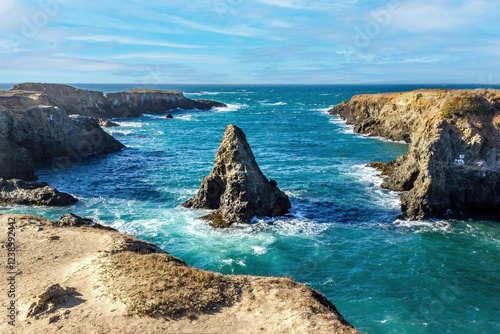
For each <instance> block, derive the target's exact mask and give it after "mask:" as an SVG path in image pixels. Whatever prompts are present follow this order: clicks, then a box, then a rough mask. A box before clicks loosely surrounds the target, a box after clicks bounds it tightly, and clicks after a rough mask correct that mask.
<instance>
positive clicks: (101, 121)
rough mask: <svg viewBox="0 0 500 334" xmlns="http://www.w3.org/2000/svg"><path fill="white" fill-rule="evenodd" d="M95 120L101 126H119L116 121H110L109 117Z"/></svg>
mask: <svg viewBox="0 0 500 334" xmlns="http://www.w3.org/2000/svg"><path fill="white" fill-rule="evenodd" d="M97 122H98V123H99V126H101V127H103V128H111V127H113V126H120V125H119V124H118V123H115V122H111V121H110V120H109V119H105V118H98V119H97Z"/></svg>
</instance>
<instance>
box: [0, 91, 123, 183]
mask: <svg viewBox="0 0 500 334" xmlns="http://www.w3.org/2000/svg"><path fill="white" fill-rule="evenodd" d="M47 103H48V101H47V98H46V96H44V95H43V94H38V93H30V92H19V91H17V92H4V93H0V144H1V145H0V177H3V178H8V179H10V178H21V179H24V180H35V179H36V177H35V175H34V167H33V163H34V162H37V161H42V160H46V159H52V158H57V157H65V158H68V159H70V160H75V159H77V158H79V157H80V156H83V155H87V154H89V153H94V152H97V153H109V152H115V151H118V150H121V149H122V148H123V147H124V146H123V144H121V143H120V142H118V141H117V140H116V139H114V138H113V137H112V136H110V135H109V134H107V133H106V132H105V131H104V130H102V128H101V127H100V126H99V124H97V122H96V121H95V120H93V119H91V118H88V117H82V116H76V117H69V116H68V115H66V114H65V113H64V112H63V111H62V110H61V109H60V108H58V107H54V106H50V105H47Z"/></svg>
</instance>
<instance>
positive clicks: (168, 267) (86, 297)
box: [0, 215, 359, 334]
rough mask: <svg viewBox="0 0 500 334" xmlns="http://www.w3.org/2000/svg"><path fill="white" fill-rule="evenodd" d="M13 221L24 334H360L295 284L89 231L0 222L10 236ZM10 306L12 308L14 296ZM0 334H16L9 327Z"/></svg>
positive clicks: (2, 255) (3, 299)
mask: <svg viewBox="0 0 500 334" xmlns="http://www.w3.org/2000/svg"><path fill="white" fill-rule="evenodd" d="M9 218H10V219H11V220H12V219H15V222H16V224H15V232H16V246H17V247H16V248H17V249H18V251H17V254H16V260H17V263H18V267H17V268H15V270H16V271H17V272H18V274H17V275H16V287H18V289H17V291H16V305H17V307H18V313H17V317H16V327H15V328H14V329H15V330H16V331H15V332H16V333H59V332H61V333H120V334H122V333H123V334H125V333H144V334H149V333H231V334H233V333H282V334H285V333H286V334H288V333H303V334H308V333H310V334H313V333H314V334H323V333H325V334H326V333H346V334H347V333H349V334H351V333H359V332H358V331H356V330H355V329H354V328H353V327H352V326H351V325H349V324H348V323H347V322H346V320H345V319H344V318H343V317H342V316H341V315H340V314H339V313H338V312H337V310H336V309H335V306H333V305H332V304H331V303H330V302H329V301H328V300H327V299H326V298H325V297H324V296H322V295H321V294H319V293H318V292H316V291H314V290H312V289H310V288H308V287H306V286H305V285H302V284H298V283H295V282H293V281H292V280H290V279H285V278H273V277H255V276H234V275H230V276H225V275H221V274H218V273H214V272H208V271H203V270H199V269H196V268H192V267H190V266H188V265H187V264H185V263H184V262H183V261H182V260H180V259H178V258H175V257H173V256H171V255H169V254H167V253H165V252H164V251H162V250H161V249H159V248H158V247H156V246H155V245H153V244H151V243H148V242H144V241H141V240H138V239H135V238H132V237H130V236H127V235H125V234H120V233H118V232H114V231H109V230H106V229H100V228H95V227H94V226H87V225H86V224H83V226H82V227H75V226H64V227H59V226H57V225H56V224H54V223H53V222H52V221H50V220H48V219H44V218H42V217H35V216H28V215H0V228H1V229H2V230H3V231H6V230H7V227H8V225H7V224H8V220H9ZM0 261H2V263H7V252H6V251H5V252H0ZM0 303H1V304H2V305H8V304H9V300H8V296H7V293H2V294H0ZM42 304H43V307H38V308H37V309H36V312H33V310H34V308H33V305H35V307H36V305H42ZM172 320H175V321H172ZM0 332H2V333H3V332H9V333H10V332H12V327H10V326H9V325H8V324H7V321H4V322H2V323H0Z"/></svg>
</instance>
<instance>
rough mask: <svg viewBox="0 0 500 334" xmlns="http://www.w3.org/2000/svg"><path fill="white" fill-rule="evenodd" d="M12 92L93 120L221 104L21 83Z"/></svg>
mask: <svg viewBox="0 0 500 334" xmlns="http://www.w3.org/2000/svg"><path fill="white" fill-rule="evenodd" d="M13 90H24V91H31V92H39V93H43V94H45V95H46V97H47V99H48V102H49V104H50V105H54V106H58V107H59V108H61V109H62V110H64V111H65V112H66V114H68V115H82V116H89V117H93V118H96V119H97V118H104V119H109V118H115V117H138V116H140V115H141V114H144V113H162V112H166V111H169V110H173V109H177V108H179V109H186V110H187V109H199V110H210V109H211V108H213V107H224V106H225V105H224V104H223V103H219V102H215V101H208V100H192V99H189V98H187V97H185V96H184V94H183V93H182V92H179V91H161V90H153V89H130V90H127V91H125V92H119V93H109V94H106V95H104V94H103V93H102V92H98V91H90V90H86V89H78V88H75V87H71V86H68V85H60V84H45V83H22V84H18V85H15V86H14V88H13Z"/></svg>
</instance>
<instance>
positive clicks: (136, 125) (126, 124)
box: [116, 121, 145, 128]
mask: <svg viewBox="0 0 500 334" xmlns="http://www.w3.org/2000/svg"><path fill="white" fill-rule="evenodd" d="M116 123H117V124H118V125H120V126H121V127H124V128H127V127H128V128H142V127H143V126H144V125H145V124H144V123H143V122H137V121H136V122H130V121H124V122H120V121H117V122H116Z"/></svg>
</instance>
